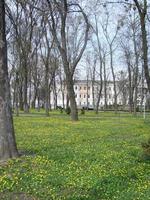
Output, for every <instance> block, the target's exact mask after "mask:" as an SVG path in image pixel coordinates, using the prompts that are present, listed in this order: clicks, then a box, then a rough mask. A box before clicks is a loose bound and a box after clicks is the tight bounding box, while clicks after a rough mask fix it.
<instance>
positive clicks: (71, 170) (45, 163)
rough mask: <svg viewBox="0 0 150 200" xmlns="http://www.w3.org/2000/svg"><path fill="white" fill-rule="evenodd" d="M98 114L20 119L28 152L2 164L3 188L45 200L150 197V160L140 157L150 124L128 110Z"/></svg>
mask: <svg viewBox="0 0 150 200" xmlns="http://www.w3.org/2000/svg"><path fill="white" fill-rule="evenodd" d="M94 116H95V114H93V113H91V114H89V113H88V114H87V117H82V119H81V120H80V121H79V122H77V123H72V122H70V120H69V118H68V117H65V118H63V117H60V115H58V114H57V113H55V115H54V116H53V115H52V116H51V117H49V118H47V117H44V116H40V115H39V116H37V115H32V116H28V117H27V116H21V117H19V118H15V129H16V135H17V143H18V147H19V149H20V150H21V151H22V152H25V154H26V155H25V156H22V157H21V158H19V159H16V160H13V161H12V160H11V161H9V162H8V164H6V165H5V166H0V192H4V193H5V194H8V192H13V193H14V192H16V193H26V194H27V193H28V194H30V195H31V196H34V197H35V198H36V199H41V200H50V199H56V200H59V199H66V200H67V199H68V200H73V199H74V200H77V199H78V200H82V199H83V200H84V199H88V200H102V199H103V200H104V199H112V200H113V199H119V200H133V199H136V200H137V199H140V200H148V199H150V189H149V188H150V164H149V163H144V162H139V161H138V158H139V155H140V154H141V147H140V143H141V142H142V141H145V140H147V138H148V136H149V132H150V124H149V123H144V122H143V119H141V118H132V117H131V116H128V115H127V114H124V115H123V114H122V115H121V116H123V117H120V118H119V115H118V116H117V117H114V115H113V114H112V113H107V114H101V117H100V118H93V117H94ZM107 116H108V117H107ZM127 116H128V117H127ZM9 194H11V193H9ZM7 198H8V199H11V198H10V197H7ZM1 199H2V195H1ZM4 199H6V197H4Z"/></svg>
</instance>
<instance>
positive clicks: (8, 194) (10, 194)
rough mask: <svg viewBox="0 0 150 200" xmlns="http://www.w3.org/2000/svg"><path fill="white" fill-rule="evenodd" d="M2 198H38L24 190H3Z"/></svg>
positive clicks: (11, 199)
mask: <svg viewBox="0 0 150 200" xmlns="http://www.w3.org/2000/svg"><path fill="white" fill-rule="evenodd" d="M0 199H1V200H38V198H36V197H33V196H31V195H29V194H26V193H23V192H3V193H0Z"/></svg>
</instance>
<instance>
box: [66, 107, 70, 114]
mask: <svg viewBox="0 0 150 200" xmlns="http://www.w3.org/2000/svg"><path fill="white" fill-rule="evenodd" d="M70 113H71V109H70V107H67V108H66V114H67V115H70Z"/></svg>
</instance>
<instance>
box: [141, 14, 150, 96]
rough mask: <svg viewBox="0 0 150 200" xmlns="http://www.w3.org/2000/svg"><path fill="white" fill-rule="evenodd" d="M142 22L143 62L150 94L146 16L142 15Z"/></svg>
mask: <svg viewBox="0 0 150 200" xmlns="http://www.w3.org/2000/svg"><path fill="white" fill-rule="evenodd" d="M140 20H141V31H142V48H143V61H144V65H143V66H144V72H145V78H146V82H147V86H148V91H149V93H150V74H149V67H148V44H147V31H146V25H145V20H146V17H145V16H144V14H141V16H140Z"/></svg>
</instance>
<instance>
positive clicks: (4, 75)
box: [0, 0, 18, 160]
mask: <svg viewBox="0 0 150 200" xmlns="http://www.w3.org/2000/svg"><path fill="white" fill-rule="evenodd" d="M16 156H18V152H17V147H16V141H15V135H14V128H13V119H12V111H11V101H10V86H9V80H8V68H7V46H6V35H5V6H4V0H1V1H0V160H6V159H8V158H12V157H16Z"/></svg>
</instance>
